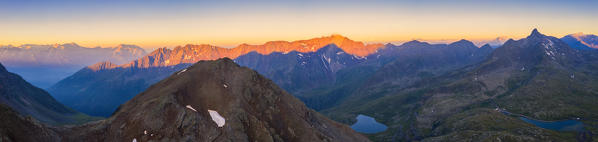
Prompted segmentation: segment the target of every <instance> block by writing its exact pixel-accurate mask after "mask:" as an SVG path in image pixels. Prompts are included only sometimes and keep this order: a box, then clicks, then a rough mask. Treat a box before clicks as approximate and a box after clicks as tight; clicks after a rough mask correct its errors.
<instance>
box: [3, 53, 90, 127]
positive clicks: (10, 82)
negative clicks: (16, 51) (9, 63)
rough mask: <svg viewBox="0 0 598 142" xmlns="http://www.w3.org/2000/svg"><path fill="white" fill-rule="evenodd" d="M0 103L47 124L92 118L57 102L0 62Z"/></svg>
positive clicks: (78, 121) (70, 122) (77, 121)
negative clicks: (9, 70)
mask: <svg viewBox="0 0 598 142" xmlns="http://www.w3.org/2000/svg"><path fill="white" fill-rule="evenodd" d="M0 104H2V105H6V106H7V107H10V108H12V110H14V111H16V112H18V113H20V114H21V115H23V116H31V117H33V118H35V119H37V120H39V121H41V122H44V123H48V124H54V125H63V124H74V123H83V122H86V121H89V120H93V118H91V117H89V116H87V115H85V114H83V113H80V112H77V111H75V110H72V109H70V108H68V107H66V106H64V105H63V104H61V103H59V102H58V101H56V100H55V99H54V98H52V96H50V94H48V93H47V92H46V91H44V90H42V89H40V88H37V87H35V86H33V85H31V84H29V83H28V82H26V81H25V80H23V78H21V77H20V76H19V75H17V74H14V73H10V72H8V71H7V70H6V68H4V66H2V64H0Z"/></svg>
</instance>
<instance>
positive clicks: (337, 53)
mask: <svg viewBox="0 0 598 142" xmlns="http://www.w3.org/2000/svg"><path fill="white" fill-rule="evenodd" d="M343 53H345V52H342V51H341V52H336V55H340V54H343Z"/></svg>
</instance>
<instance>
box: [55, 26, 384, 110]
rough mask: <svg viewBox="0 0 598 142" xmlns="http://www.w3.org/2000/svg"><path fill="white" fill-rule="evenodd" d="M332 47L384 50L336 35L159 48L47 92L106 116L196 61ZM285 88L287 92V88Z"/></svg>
mask: <svg viewBox="0 0 598 142" xmlns="http://www.w3.org/2000/svg"><path fill="white" fill-rule="evenodd" d="M330 44H334V45H337V46H335V47H334V48H335V49H331V50H336V49H338V48H340V49H344V50H343V51H345V50H346V51H347V52H348V53H347V55H344V56H347V57H348V56H350V57H353V58H359V57H360V56H358V55H367V54H371V53H374V52H376V50H377V49H379V48H383V46H382V45H380V44H363V43H361V42H356V41H353V40H350V39H348V38H346V37H343V36H340V35H332V36H326V37H321V38H314V39H309V40H299V41H293V42H286V41H274V42H267V43H265V44H263V45H247V44H242V45H240V46H238V47H236V48H230V49H229V48H221V47H216V46H211V45H186V46H183V47H176V48H175V49H173V50H170V49H166V48H160V49H157V50H155V51H154V52H152V53H149V54H148V55H147V56H144V57H142V58H139V59H137V60H134V61H132V62H130V63H127V64H122V65H116V64H115V63H110V62H101V63H97V64H95V65H91V66H88V67H86V68H84V69H81V70H79V71H78V72H76V73H75V74H73V75H72V76H70V77H67V78H65V79H63V80H61V81H60V82H58V83H56V84H55V85H53V86H52V87H50V88H49V89H48V92H50V93H51V94H52V95H53V96H54V97H55V98H56V99H57V100H58V101H60V102H62V103H63V104H65V105H67V106H69V107H72V108H74V109H75V110H78V111H81V112H84V113H87V114H90V115H93V116H104V117H107V116H110V115H111V114H112V112H114V110H116V108H117V107H118V105H120V104H122V103H124V102H125V101H127V100H129V99H131V98H133V96H135V95H136V94H138V93H140V92H141V91H143V90H145V89H146V88H147V87H149V86H150V85H151V84H153V83H156V82H158V81H160V80H162V79H164V78H165V77H167V76H168V75H170V74H171V73H173V72H175V71H178V70H181V69H183V68H186V67H188V66H190V65H191V64H193V63H195V62H197V61H200V60H214V59H218V58H222V57H230V58H236V57H238V56H241V55H244V54H277V53H290V52H301V53H303V52H305V53H310V52H316V51H319V50H324V49H322V48H323V47H325V46H326V45H330ZM250 52H251V53H250ZM335 53H336V52H335ZM349 53H350V54H349ZM318 60H319V59H318ZM320 67H323V66H320ZM336 68H339V67H336ZM322 71H323V70H322ZM322 71H317V72H314V73H321V72H322ZM322 73H323V72H322ZM268 77H270V76H269V75H268ZM276 82H277V83H278V81H276ZM295 85H296V84H295ZM283 88H285V89H287V88H286V86H285V87H283Z"/></svg>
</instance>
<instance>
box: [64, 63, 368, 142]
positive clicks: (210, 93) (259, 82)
mask: <svg viewBox="0 0 598 142" xmlns="http://www.w3.org/2000/svg"><path fill="white" fill-rule="evenodd" d="M211 111H213V112H211ZM216 114H217V115H216ZM220 117H222V118H223V119H224V121H221V120H219V121H216V120H214V119H219V118H220ZM61 133H62V134H64V135H65V140H66V141H76V140H80V139H87V140H91V141H131V140H134V139H135V140H137V141H148V140H158V141H369V140H367V139H366V138H365V137H363V136H362V135H361V134H359V133H356V132H354V131H353V130H351V129H350V128H349V127H347V126H345V125H342V124H339V123H336V122H334V121H332V120H329V119H327V118H325V117H324V116H322V115H320V114H319V113H317V112H315V111H313V110H311V109H309V108H307V107H306V106H305V105H304V104H303V103H301V101H299V100H298V99H296V98H294V97H293V96H291V95H290V94H288V93H286V92H285V91H284V90H282V89H280V88H279V87H277V86H276V85H275V84H274V83H273V82H272V81H270V80H268V79H266V78H264V77H262V76H261V75H259V74H258V73H257V72H255V71H253V70H251V69H249V68H244V67H240V66H239V65H237V64H235V63H234V62H233V61H232V60H230V59H227V58H225V59H219V60H216V61H200V62H198V63H197V64H195V65H193V66H191V67H189V68H186V69H183V70H181V71H179V72H177V73H174V74H172V75H171V76H170V77H168V78H167V79H164V80H162V81H160V82H158V83H156V84H154V85H152V86H151V87H150V88H148V89H147V90H146V91H144V92H143V93H141V94H139V95H137V96H135V98H133V99H132V100H130V101H128V102H127V103H125V104H123V105H122V106H120V107H119V109H118V110H117V111H116V112H115V113H114V115H113V116H111V117H110V118H108V119H106V120H103V121H100V122H97V123H93V124H88V125H84V126H77V127H73V128H70V129H66V130H62V131H61Z"/></svg>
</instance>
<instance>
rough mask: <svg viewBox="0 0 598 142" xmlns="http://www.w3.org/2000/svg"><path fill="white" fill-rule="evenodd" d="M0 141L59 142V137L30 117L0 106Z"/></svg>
mask: <svg viewBox="0 0 598 142" xmlns="http://www.w3.org/2000/svg"><path fill="white" fill-rule="evenodd" d="M0 141H3V142H13V141H14V142H33V141H60V136H59V135H58V134H57V133H56V132H54V131H53V130H51V129H49V128H47V127H45V126H44V125H43V124H41V123H39V122H38V121H35V120H34V119H32V118H31V117H27V118H25V117H22V116H21V115H19V113H18V112H16V111H14V110H13V109H11V108H10V107H9V106H6V105H4V104H0Z"/></svg>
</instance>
